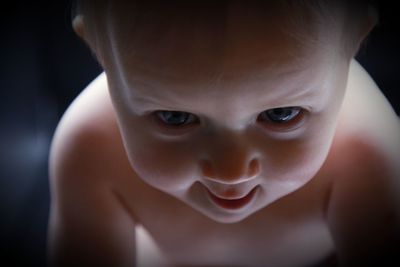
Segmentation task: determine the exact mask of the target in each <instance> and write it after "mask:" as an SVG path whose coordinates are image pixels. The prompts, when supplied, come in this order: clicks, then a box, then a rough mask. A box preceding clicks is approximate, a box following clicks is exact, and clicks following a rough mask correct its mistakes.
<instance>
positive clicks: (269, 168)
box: [49, 1, 400, 266]
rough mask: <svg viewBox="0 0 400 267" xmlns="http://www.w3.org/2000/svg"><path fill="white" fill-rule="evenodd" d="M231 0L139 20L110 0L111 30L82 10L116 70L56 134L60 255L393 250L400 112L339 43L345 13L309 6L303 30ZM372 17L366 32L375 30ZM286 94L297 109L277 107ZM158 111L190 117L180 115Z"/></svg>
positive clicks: (265, 261) (366, 253)
mask: <svg viewBox="0 0 400 267" xmlns="http://www.w3.org/2000/svg"><path fill="white" fill-rule="evenodd" d="M112 3H113V2H112ZM124 3H125V2H124ZM231 3H232V4H230V5H229V8H228V9H227V10H226V13H224V14H226V17H224V20H222V22H223V24H218V23H219V22H221V21H219V20H218V19H219V13H215V14H214V15H215V17H213V18H212V19H209V22H210V23H203V18H204V16H202V15H201V14H200V15H199V14H197V13H196V14H197V15H199V16H198V17H196V16H195V15H196V14H191V13H188V14H186V13H185V12H184V11H182V12H178V13H174V12H175V11H174V9H171V10H172V11H171V10H169V11H171V12H172V14H170V17H169V18H170V19H169V20H165V21H163V20H161V21H155V22H154V23H153V20H152V21H151V22H152V23H149V21H144V24H140V23H139V24H137V25H142V27H141V28H140V27H139V32H131V30H132V29H134V27H132V28H130V27H127V25H129V23H130V21H131V20H130V19H131V13H130V11H129V8H130V6H129V5H128V6H124V5H116V6H115V7H112V8H110V9H109V10H111V11H110V12H109V13H107V14H108V15H109V17H108V19H104V20H101V21H102V22H104V23H107V25H102V27H104V28H103V32H102V33H104V34H101V35H99V36H98V37H99V38H97V39H95V38H93V36H92V35H90V34H87V33H85V29H86V30H88V29H89V28H85V27H80V26H82V25H80V24H83V21H82V22H81V23H79V21H78V22H77V23H76V24H77V25H76V31H77V32H78V33H79V34H80V35H81V37H82V38H83V39H84V40H85V41H86V42H87V43H88V44H89V46H90V47H91V49H93V51H94V52H95V54H96V55H97V57H98V59H99V62H100V63H101V64H102V66H103V67H104V69H105V73H106V75H107V78H106V76H105V75H102V76H100V77H99V78H98V79H97V80H96V81H94V82H93V83H92V84H91V85H90V86H89V87H88V88H87V89H85V91H84V92H83V93H82V94H81V95H80V96H79V97H78V98H77V99H76V100H75V101H74V103H73V104H72V105H71V107H70V108H69V110H68V111H67V113H66V114H65V115H64V117H63V119H62V121H61V122H60V125H59V127H58V129H57V132H56V135H55V137H54V141H53V145H52V151H51V158H50V175H51V186H52V194H53V195H52V196H53V199H52V207H51V217H50V224H49V250H50V251H49V252H50V258H51V260H52V261H53V262H54V263H55V264H56V265H60V266H63V265H65V266H74V265H82V266H101V265H103V266H134V265H135V264H136V263H137V266H151V265H153V266H162V265H166V266H168V265H169V266H171V265H172V266H313V265H316V264H318V263H320V262H323V261H325V260H326V259H327V258H329V257H332V255H336V256H337V259H338V262H339V263H340V264H341V265H345V266H357V265H362V266H366V265H368V264H373V263H374V262H375V261H376V262H379V261H377V259H382V258H388V259H389V258H390V259H395V258H394V257H393V255H395V253H394V252H393V249H394V248H395V247H396V246H397V244H398V242H399V240H398V237H397V236H396V234H397V233H398V230H399V226H400V224H399V214H400V210H399V205H400V204H399V203H400V202H399V199H398V198H399V197H398V196H399V195H400V186H399V177H400V170H399V166H400V162H399V159H400V155H399V151H400V140H399V138H398V137H399V135H400V124H399V119H398V117H397V116H396V114H395V113H394V112H393V109H392V108H391V107H390V105H389V103H388V102H387V100H386V99H385V98H384V96H383V95H382V94H381V93H380V91H379V89H378V88H377V87H376V85H375V84H374V83H373V81H372V80H371V79H370V77H369V76H368V74H367V73H366V72H365V71H364V70H363V69H362V67H361V66H359V65H358V63H356V62H355V61H354V60H352V59H351V58H352V57H349V58H348V54H346V53H343V51H342V50H341V47H342V46H343V43H342V41H343V40H342V37H343V35H341V33H342V32H341V31H340V29H341V27H340V23H336V22H338V21H340V19H338V20H335V23H334V26H332V27H331V28H330V29H331V31H326V29H324V28H323V27H322V28H321V27H320V26H321V25H326V24H321V23H319V21H318V20H313V19H311V20H310V21H307V23H309V24H306V25H305V28H306V29H307V30H306V31H304V32H303V35H301V38H300V39H299V38H298V36H294V35H293V31H292V30H293V29H292V28H290V25H293V24H291V22H293V20H292V17H291V16H290V14H291V13H287V12H288V11H287V10H280V9H279V8H278V6H279V5H278V6H268V5H267V7H266V8H267V9H265V10H264V11H265V12H269V13H263V12H262V11H263V10H262V9H261V8H260V7H259V6H252V5H249V6H248V8H249V9H248V10H247V11H248V12H242V10H243V9H242V6H241V3H242V2H240V1H233V2H231ZM276 3H280V2H279V1H277V2H276ZM261 7H262V6H261ZM270 8H275V10H274V9H270ZM188 10H189V11H190V10H191V9H190V8H189V9H188ZM271 10H272V11H273V12H271ZM186 11H187V10H186ZM206 11H207V10H205V11H204V12H206ZM275 11H276V12H275ZM277 12H281V14H279V13H277ZM293 12H295V11H293ZM177 14H179V15H177ZM209 14H211V13H208V12H207V15H209ZM212 14H213V13H212ZM212 14H211V15H212ZM265 14H268V16H266V15H265ZM287 14H289V16H287ZM338 14H342V13H340V12H339V13H338ZM186 15H187V16H186ZM203 15H204V14H203ZM211 15H210V16H211ZM280 15H286V16H285V17H282V16H280ZM293 15H295V13H293ZM337 16H339V15H337ZM150 17H151V18H158V17H159V16H150ZM193 17H194V18H193ZM160 18H162V16H160ZM188 18H190V20H189V19H188ZM192 18H193V19H192ZM282 18H284V19H282ZM338 18H342V17H338ZM213 19H215V20H213ZM188 21H190V22H191V23H187V22H188ZM166 22H168V23H166ZM211 22H212V23H211ZM304 22H305V21H304ZM317 22H318V23H317ZM214 23H216V24H214ZM79 25H80V26H79ZM182 25H184V26H182ZM215 25H217V26H218V25H220V26H221V25H223V26H224V27H221V28H219V27H216V26H215ZM278 25H279V27H277V26H278ZM338 25H339V26H338ZM148 26H149V27H148ZM370 28H371V25H369V24H368V23H366V24H365V27H364V28H362V30H361V29H360V30H359V31H354V32H352V33H353V35H354V34H359V36H358V35H356V37H357V38H359V39H360V40H362V38H363V37H364V36H365V34H366V33H367V32H368V31H369V30H370ZM160 29H162V30H160ZM346 29H347V28H346ZM154 32H156V33H157V34H156V35H154ZM305 33H307V34H305ZM308 33H309V34H308ZM90 36H92V37H90ZM132 36H140V37H141V38H138V39H132ZM104 37H107V38H104ZM339 37H340V38H339ZM101 38H104V39H101ZM154 38H157V39H156V41H155V39H154ZM315 40H318V41H317V42H315ZM95 41H96V42H95ZM160 44H162V45H160ZM354 53H355V48H354ZM349 62H350V63H349ZM282 107H286V108H289V110H290V114H295V115H294V116H293V117H291V119H290V120H288V121H285V122H284V123H273V122H272V121H271V120H269V119H266V117H265V116H266V115H265V112H264V111H265V110H267V111H271V110H274V109H276V108H282ZM293 107H295V108H293ZM160 111H168V112H169V111H177V112H178V115H182V114H186V115H187V114H190V115H187V116H188V117H187V118H189V119H188V121H189V123H186V121H185V123H184V124H183V125H180V126H179V127H177V126H173V127H172V126H171V125H167V123H166V121H165V120H164V119H165V118H163V117H162V116H163V115H165V114H164V113H165V112H164V113H162V112H160ZM168 112H167V113H168ZM178 117H179V116H178ZM382 129H384V130H382ZM135 229H136V230H137V231H135ZM143 229H145V230H146V232H147V233H148V235H146V234H144V233H145V232H144V231H143ZM149 240H152V242H153V244H155V246H152V245H151V244H150V245H149ZM135 253H136V255H135ZM155 254H157V255H158V257H157V259H156V261H159V262H158V263H156V262H150V261H151V260H152V259H154V257H153V256H154V255H155Z"/></svg>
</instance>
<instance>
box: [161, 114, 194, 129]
mask: <svg viewBox="0 0 400 267" xmlns="http://www.w3.org/2000/svg"><path fill="white" fill-rule="evenodd" d="M155 115H156V117H157V118H158V119H159V121H161V122H162V123H163V124H165V125H167V126H172V127H182V126H185V125H188V124H191V123H195V122H197V121H198V119H197V118H196V116H194V115H193V114H191V113H188V112H182V111H168V110H159V111H156V112H155Z"/></svg>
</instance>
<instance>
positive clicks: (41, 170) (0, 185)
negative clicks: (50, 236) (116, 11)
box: [0, 1, 400, 266]
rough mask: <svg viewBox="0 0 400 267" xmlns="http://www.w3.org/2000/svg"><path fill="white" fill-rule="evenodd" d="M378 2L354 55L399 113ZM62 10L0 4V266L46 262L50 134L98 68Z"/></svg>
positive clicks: (389, 17)
mask: <svg viewBox="0 0 400 267" xmlns="http://www.w3.org/2000/svg"><path fill="white" fill-rule="evenodd" d="M379 5H380V9H381V10H380V13H381V14H380V16H381V19H380V24H379V25H378V26H377V27H376V28H375V29H374V31H373V32H372V33H371V35H370V37H369V39H368V42H367V43H366V44H364V46H363V47H362V49H361V51H360V53H359V54H358V56H357V58H358V59H359V61H360V62H361V64H362V65H363V66H364V67H365V68H366V69H367V70H368V72H369V73H370V74H371V76H372V77H373V79H374V80H375V81H376V83H377V84H378V86H379V87H380V88H381V89H382V91H383V92H384V94H385V95H386V96H387V98H388V99H389V101H390V102H391V103H392V105H393V107H394V108H395V110H396V112H397V114H400V107H399V103H400V97H399V90H398V84H399V82H400V78H399V76H400V72H399V68H398V65H399V62H398V61H399V59H400V52H399V50H398V48H399V47H400V41H399V38H398V36H399V33H400V31H399V27H398V24H397V23H396V18H397V17H396V12H395V10H396V9H395V8H394V6H393V4H392V5H390V4H388V3H386V2H380V3H379ZM69 10H70V4H69V1H53V3H46V2H37V1H32V2H29V3H23V2H19V3H14V4H8V5H6V6H2V12H1V17H0V22H1V23H0V25H1V26H0V27H1V28H0V29H1V31H0V38H1V39H0V40H1V41H0V96H1V97H0V101H1V102H0V266H19V265H21V266H44V265H45V261H44V251H45V241H46V227H47V219H48V209H49V186H48V176H47V157H48V149H49V144H50V141H51V137H52V135H53V132H54V130H55V127H56V125H57V122H58V120H59V119H60V117H61V115H62V114H63V112H64V111H65V109H66V108H67V106H68V104H69V103H70V102H71V101H72V100H73V99H74V97H75V96H76V95H77V94H79V92H80V91H81V90H82V88H84V87H85V86H86V85H87V84H88V83H89V82H90V81H91V80H92V79H93V78H94V77H96V76H97V75H98V74H99V73H100V72H101V69H100V68H99V66H98V64H97V63H96V62H95V60H94V58H93V57H92V55H91V53H90V52H89V50H88V49H87V47H86V46H85V45H84V44H83V43H82V42H81V41H80V40H78V38H77V37H76V36H75V35H74V33H73V32H72V29H71V26H70V11H69ZM371 123H373V122H371Z"/></svg>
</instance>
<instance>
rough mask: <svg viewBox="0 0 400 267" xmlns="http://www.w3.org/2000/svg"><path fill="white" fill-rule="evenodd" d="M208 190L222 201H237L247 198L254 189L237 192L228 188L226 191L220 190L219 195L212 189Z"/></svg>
mask: <svg viewBox="0 0 400 267" xmlns="http://www.w3.org/2000/svg"><path fill="white" fill-rule="evenodd" d="M206 188H207V190H208V191H209V192H210V193H211V194H213V195H214V196H216V197H218V198H220V199H226V200H236V199H241V198H244V197H245V196H247V195H248V194H249V193H250V192H251V190H252V189H250V190H246V191H244V190H237V189H235V188H227V189H225V190H219V192H218V193H216V192H214V191H213V190H211V189H210V188H208V187H206Z"/></svg>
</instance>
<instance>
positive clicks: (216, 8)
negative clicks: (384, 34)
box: [72, 0, 376, 57]
mask: <svg viewBox="0 0 400 267" xmlns="http://www.w3.org/2000/svg"><path fill="white" fill-rule="evenodd" d="M233 2H235V3H239V4H240V5H241V7H243V12H246V11H248V10H249V9H248V8H249V7H253V9H252V11H251V12H266V13H265V17H267V16H269V15H272V16H274V14H273V12H271V11H269V6H270V5H271V6H278V7H279V8H280V10H281V11H282V10H283V11H285V10H288V11H289V10H296V11H297V10H299V11H301V12H295V13H293V14H295V15H293V16H291V17H290V18H289V19H288V20H287V21H286V22H285V23H287V24H286V25H288V26H289V27H287V29H290V32H288V35H289V36H291V37H292V38H295V39H296V40H298V41H300V42H301V43H303V44H305V45H307V46H309V47H313V46H317V45H321V43H322V44H323V43H324V42H330V41H331V40H329V38H323V39H313V38H309V37H310V36H311V37H312V34H310V31H309V29H308V28H306V26H305V25H307V21H308V20H310V18H312V19H313V27H314V28H317V27H319V28H318V29H319V30H320V31H321V29H323V30H322V32H325V33H324V34H325V35H326V36H332V35H334V34H333V32H334V31H333V30H332V29H337V37H336V38H338V39H340V41H341V43H342V46H341V50H340V52H341V54H342V55H344V56H345V57H351V56H353V55H354V54H355V53H356V52H357V50H358V48H359V46H360V45H361V43H360V42H361V41H363V39H364V37H366V34H363V33H362V31H364V28H368V27H365V25H363V24H364V23H366V21H367V20H368V17H369V16H370V13H371V7H376V3H375V1H372V0H347V1H346V0H334V1H332V0H280V1H278V0H277V1H260V0H258V1H257V0H255V1H245V0H242V1H240V0H238V1H233V0H217V1H207V0H193V1H185V0H169V1H163V0H132V1H126V0H75V1H74V2H73V5H72V6H73V10H72V16H73V17H75V16H77V15H81V14H83V15H84V16H85V18H86V17H87V19H86V20H85V28H86V32H87V33H88V34H89V35H90V36H91V39H92V41H93V43H92V46H95V47H97V46H98V45H99V46H100V45H101V44H99V40H100V39H99V38H101V37H99V34H100V35H104V30H103V31H102V30H99V29H101V27H99V24H103V25H104V21H105V20H107V15H106V14H108V12H110V9H113V7H114V6H117V5H118V4H121V3H123V4H129V5H130V7H131V8H132V7H133V8H132V9H131V10H130V12H131V13H130V21H129V23H131V24H132V25H135V26H132V25H130V26H129V27H131V28H132V29H133V31H132V32H133V33H140V30H141V26H142V25H146V27H148V26H149V25H150V26H154V28H156V27H160V28H162V27H166V25H168V19H169V18H174V17H176V16H180V15H182V16H185V15H184V13H185V12H189V13H188V14H192V15H196V16H197V15H199V16H202V17H201V22H202V23H207V22H209V21H208V20H212V19H215V18H218V19H217V23H220V24H223V23H224V17H223V16H224V15H226V12H227V9H228V8H229V5H230V4H231V3H233ZM255 6H257V7H258V6H259V7H260V8H254V7H255ZM218 12H219V13H218ZM99 13H100V14H99ZM101 14H103V15H101ZM283 14H284V13H283ZM163 16H165V17H164V18H163ZM168 16H169V17H168ZM185 18H189V19H191V17H190V16H185ZM137 22H139V23H137ZM375 22H376V21H375ZM375 22H373V23H371V24H375ZM157 23H158V24H157ZM138 25H139V26H138ZM134 28H135V29H134ZM160 31H161V30H160V29H158V31H156V30H154V32H160ZM368 31H369V29H368V30H366V31H365V32H368ZM134 35H135V34H133V38H135V36H134ZM136 35H139V34H136ZM89 38H90V37H89ZM103 40H104V39H103ZM92 48H93V47H92Z"/></svg>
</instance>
